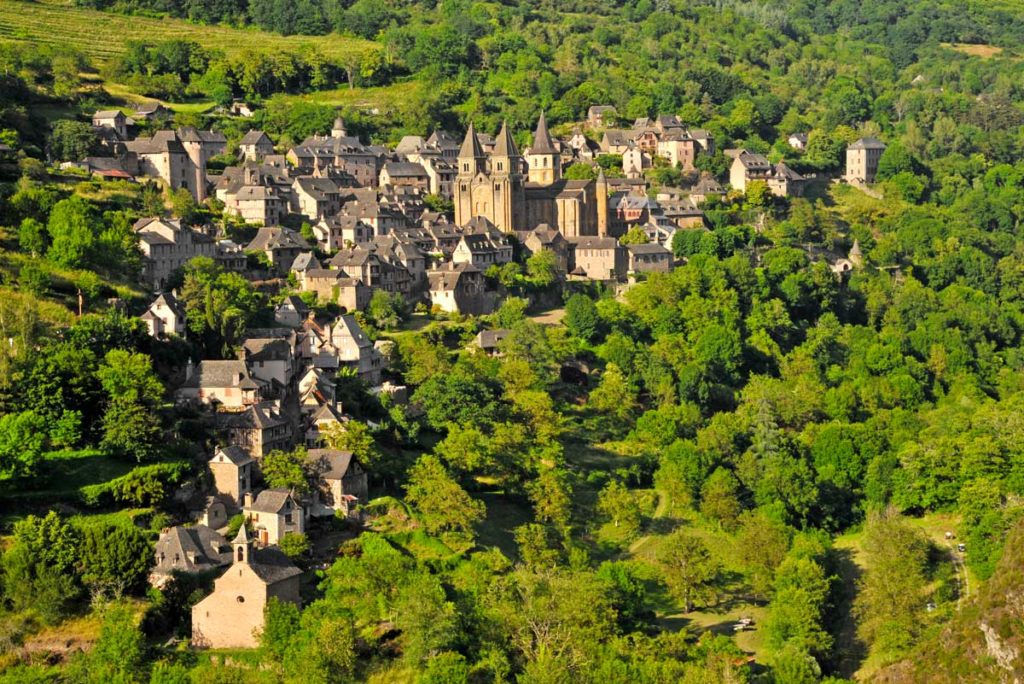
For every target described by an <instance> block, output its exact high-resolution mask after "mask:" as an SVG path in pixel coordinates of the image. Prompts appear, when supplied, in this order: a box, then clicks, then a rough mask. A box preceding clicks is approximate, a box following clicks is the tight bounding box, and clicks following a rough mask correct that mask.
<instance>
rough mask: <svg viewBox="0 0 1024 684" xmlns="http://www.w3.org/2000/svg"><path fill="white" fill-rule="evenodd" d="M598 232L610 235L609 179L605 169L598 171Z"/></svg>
mask: <svg viewBox="0 0 1024 684" xmlns="http://www.w3.org/2000/svg"><path fill="white" fill-rule="evenodd" d="M596 186H597V187H596V188H595V190H596V191H597V234H598V235H600V236H601V237H608V179H607V178H605V176H604V169H600V170H599V171H598V172H597V183H596Z"/></svg>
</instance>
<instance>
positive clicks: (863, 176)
mask: <svg viewBox="0 0 1024 684" xmlns="http://www.w3.org/2000/svg"><path fill="white" fill-rule="evenodd" d="M883 152H885V143H883V142H882V141H881V140H879V139H878V138H873V137H870V136H869V137H867V138H861V139H860V140H858V141H857V142H855V143H853V144H852V145H850V146H849V147H847V148H846V175H845V176H844V178H845V179H846V181H847V182H848V183H874V182H875V177H876V176H877V175H878V160H879V159H881V158H882V153H883Z"/></svg>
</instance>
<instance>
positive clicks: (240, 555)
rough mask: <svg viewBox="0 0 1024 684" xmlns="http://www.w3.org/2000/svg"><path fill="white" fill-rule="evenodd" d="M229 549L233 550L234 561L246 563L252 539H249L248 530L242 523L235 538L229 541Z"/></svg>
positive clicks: (249, 556)
mask: <svg viewBox="0 0 1024 684" xmlns="http://www.w3.org/2000/svg"><path fill="white" fill-rule="evenodd" d="M231 549H232V551H234V562H235V563H245V564H248V563H249V562H250V560H251V556H252V540H251V539H249V532H248V530H246V529H245V524H244V523H243V524H242V526H241V527H240V528H238V534H237V535H236V536H235V540H234V541H233V542H231Z"/></svg>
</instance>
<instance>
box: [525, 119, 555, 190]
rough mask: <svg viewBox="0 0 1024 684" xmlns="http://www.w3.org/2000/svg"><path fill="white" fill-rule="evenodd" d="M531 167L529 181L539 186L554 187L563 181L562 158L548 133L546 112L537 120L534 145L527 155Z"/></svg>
mask: <svg viewBox="0 0 1024 684" xmlns="http://www.w3.org/2000/svg"><path fill="white" fill-rule="evenodd" d="M526 162H527V165H528V167H529V181H530V182H531V183H537V184H539V185H552V184H553V183H555V182H557V181H560V180H561V179H562V156H561V155H560V154H559V153H558V150H556V149H555V143H554V141H552V140H551V134H550V133H548V122H547V119H545V118H544V112H543V111H542V112H541V113H540V118H539V119H537V130H535V131H534V132H533V144H532V145H530V153H529V154H527V155H526Z"/></svg>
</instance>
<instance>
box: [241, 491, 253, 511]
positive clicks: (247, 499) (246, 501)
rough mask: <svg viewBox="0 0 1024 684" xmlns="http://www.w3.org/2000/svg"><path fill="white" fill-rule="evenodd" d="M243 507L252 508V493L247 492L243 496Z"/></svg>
mask: <svg viewBox="0 0 1024 684" xmlns="http://www.w3.org/2000/svg"><path fill="white" fill-rule="evenodd" d="M242 507H243V508H252V492H246V493H245V494H244V495H243V496H242Z"/></svg>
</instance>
